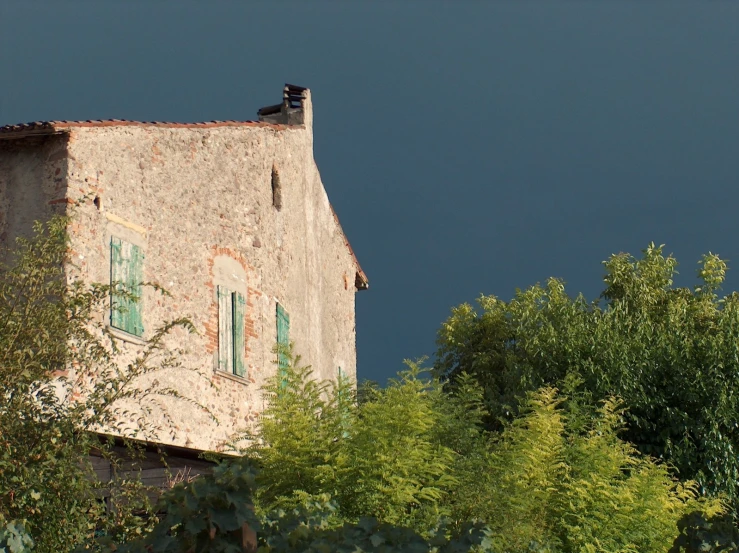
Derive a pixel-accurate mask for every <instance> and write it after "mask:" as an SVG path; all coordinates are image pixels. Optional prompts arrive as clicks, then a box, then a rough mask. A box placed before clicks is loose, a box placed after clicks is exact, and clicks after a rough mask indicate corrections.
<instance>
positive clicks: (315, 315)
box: [0, 89, 367, 449]
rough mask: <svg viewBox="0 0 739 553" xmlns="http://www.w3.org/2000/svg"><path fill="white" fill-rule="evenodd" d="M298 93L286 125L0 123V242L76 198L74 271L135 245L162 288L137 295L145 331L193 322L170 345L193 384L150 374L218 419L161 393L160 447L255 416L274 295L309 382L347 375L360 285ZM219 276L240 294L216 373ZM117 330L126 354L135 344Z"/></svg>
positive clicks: (272, 332)
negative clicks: (227, 357) (165, 420)
mask: <svg viewBox="0 0 739 553" xmlns="http://www.w3.org/2000/svg"><path fill="white" fill-rule="evenodd" d="M286 90H287V89H286ZM293 94H294V93H293ZM286 97H287V93H286ZM299 97H300V101H299V105H296V104H293V107H290V105H289V104H288V103H287V100H286V101H285V107H283V112H285V111H289V112H290V113H289V115H290V117H285V124H277V123H271V122H267V121H266V120H272V121H274V120H279V119H278V116H279V110H278V116H275V115H272V116H265V117H263V119H264V120H263V121H260V122H211V123H198V124H168V123H138V122H127V121H97V122H53V123H38V124H29V125H19V126H15V127H4V128H0V238H1V239H2V240H4V241H8V240H12V239H13V238H14V237H15V236H18V235H22V234H27V233H28V232H29V229H30V226H31V224H32V222H33V221H34V220H39V219H44V218H45V217H48V216H49V214H51V213H52V212H53V211H54V210H55V209H59V208H62V209H63V208H65V206H67V205H68V204H69V203H71V202H74V201H76V200H79V199H80V198H83V197H87V198H88V201H85V202H83V203H82V205H81V207H79V208H78V209H76V211H75V215H74V219H73V223H72V228H71V239H72V249H73V251H74V260H75V265H76V268H75V269H74V270H75V271H77V274H79V275H80V276H82V277H83V278H85V279H86V280H88V281H90V282H108V281H109V279H110V275H111V238H112V237H117V238H118V239H121V240H125V241H126V242H129V243H131V244H134V245H136V246H138V247H139V248H140V249H141V251H142V252H143V255H144V261H143V280H144V281H146V282H153V283H156V284H159V285H161V286H162V287H164V288H166V289H167V290H168V291H169V293H170V294H171V295H172V297H171V298H163V297H161V295H159V294H157V293H156V292H155V291H154V290H152V289H145V292H144V294H143V298H142V303H141V305H142V311H141V314H142V319H143V327H144V338H146V336H147V335H149V334H150V333H151V332H152V331H153V330H154V329H155V328H156V327H157V326H159V325H160V324H162V323H163V322H164V321H165V320H168V319H172V318H175V317H180V316H187V317H190V318H191V319H192V321H193V322H194V323H195V326H196V327H197V329H198V330H199V331H200V332H199V334H196V335H186V334H185V333H175V335H173V337H172V340H175V341H177V340H179V342H177V343H176V344H175V345H177V346H181V347H184V348H185V349H186V353H185V355H184V357H183V363H184V365H185V366H187V367H190V368H197V369H200V370H201V373H202V374H204V375H206V378H205V379H203V378H198V377H196V376H195V375H193V374H192V373H190V372H188V371H183V372H177V371H165V372H164V373H161V374H159V375H158V376H157V378H158V379H159V380H160V382H161V384H162V385H165V386H167V385H170V386H173V387H175V388H176V389H178V390H179V391H180V392H181V393H182V394H183V395H184V396H187V397H191V398H195V399H197V400H198V401H199V402H201V403H202V404H204V405H206V406H207V407H208V408H209V409H211V411H212V413H213V414H214V415H215V416H216V417H217V418H218V420H219V424H218V425H217V426H215V425H214V423H213V422H212V420H211V419H210V418H209V417H208V416H207V415H206V414H205V413H202V412H201V411H200V410H198V409H197V408H195V407H193V406H192V405H190V404H187V403H184V402H177V401H172V402H170V403H169V404H168V410H169V414H170V416H172V418H173V420H174V422H175V430H176V434H175V437H168V436H162V437H161V440H162V441H164V442H169V443H172V444H174V445H182V446H187V447H191V448H196V449H212V448H216V447H218V445H219V444H220V443H221V442H222V441H223V440H225V439H227V438H228V437H229V436H230V435H232V434H233V432H234V431H236V430H238V429H239V428H243V427H244V426H247V425H248V424H249V423H250V422H251V421H253V420H254V419H255V417H256V415H257V414H258V413H259V412H260V411H261V410H262V409H263V407H264V400H263V398H262V396H261V394H260V392H259V388H260V386H261V385H262V384H263V382H264V381H265V378H267V377H268V376H270V375H273V374H275V371H276V370H277V366H276V364H275V354H274V353H273V348H274V345H275V343H276V340H277V325H276V310H277V304H278V303H279V304H280V305H281V306H282V308H283V309H284V310H285V311H286V312H287V313H289V318H290V328H289V332H290V336H289V337H290V340H291V341H294V343H295V351H296V353H298V354H300V355H301V356H302V358H303V361H304V362H306V363H308V364H310V365H312V366H313V369H314V373H315V375H316V377H317V378H321V379H328V378H335V377H336V375H337V373H338V371H339V369H341V370H343V372H344V373H346V374H347V375H349V376H350V377H355V376H356V345H355V311H354V294H355V292H356V290H357V289H362V288H366V286H367V281H366V278H365V277H364V273H362V270H361V269H360V267H359V265H358V264H357V261H356V258H355V257H354V254H353V253H352V251H351V248H350V247H349V244H348V242H347V240H346V237H345V236H344V233H343V231H342V229H341V227H340V225H339V223H338V219H337V218H336V216H335V214H334V212H333V210H332V208H331V205H330V204H329V201H328V197H327V195H326V192H325V190H324V188H323V184H322V182H321V178H320V175H319V173H318V169H317V167H316V164H315V161H314V159H313V133H312V117H313V113H312V106H311V100H310V92H309V91H307V90H305V91H303V90H302V89H299ZM293 101H294V100H293ZM275 107H279V106H275ZM272 111H273V112H274V111H275V110H272ZM296 116H298V118H297V122H298V123H299V124H295V122H296ZM218 286H224V287H227V288H228V289H229V290H233V291H235V292H238V293H239V294H241V295H242V296H243V297H244V298H245V300H246V309H245V318H244V346H245V353H244V363H245V374H244V376H243V377H240V376H237V375H234V374H230V373H226V372H224V371H220V370H219V366H218V350H219V320H218V317H219V309H218V297H217V288H218ZM118 335H119V336H121V337H122V339H123V342H122V343H123V344H124V347H125V348H129V349H131V350H132V351H133V350H135V349H136V348H138V347H139V346H140V340H138V339H137V338H136V337H134V336H129V335H127V334H126V333H123V332H118ZM212 384H214V385H215V386H212Z"/></svg>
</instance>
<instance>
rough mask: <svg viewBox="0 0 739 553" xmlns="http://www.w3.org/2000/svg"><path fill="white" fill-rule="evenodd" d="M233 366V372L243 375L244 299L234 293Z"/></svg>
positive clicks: (244, 371)
mask: <svg viewBox="0 0 739 553" xmlns="http://www.w3.org/2000/svg"><path fill="white" fill-rule="evenodd" d="M232 303H233V368H234V374H235V375H237V376H244V374H245V373H246V370H245V368H244V315H245V314H246V300H245V299H244V296H242V295H241V294H238V293H234V295H233V299H232Z"/></svg>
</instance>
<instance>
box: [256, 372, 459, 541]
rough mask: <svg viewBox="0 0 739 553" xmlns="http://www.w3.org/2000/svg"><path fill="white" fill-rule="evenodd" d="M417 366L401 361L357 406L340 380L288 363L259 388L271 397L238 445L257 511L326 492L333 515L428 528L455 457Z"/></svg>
mask: <svg viewBox="0 0 739 553" xmlns="http://www.w3.org/2000/svg"><path fill="white" fill-rule="evenodd" d="M420 372H421V369H420V367H419V366H418V365H417V364H414V363H409V368H408V370H407V371H404V372H403V373H401V375H400V377H399V378H398V379H397V380H394V381H392V382H391V383H390V385H389V386H388V387H387V388H385V389H374V390H373V391H372V394H371V396H370V397H368V398H367V400H366V401H365V402H363V403H362V404H360V405H357V404H356V402H355V398H354V393H353V390H352V386H351V383H350V382H348V381H347V380H345V379H340V380H339V381H338V382H324V383H317V382H315V381H314V380H313V379H312V378H311V372H310V369H309V368H295V367H294V363H288V365H287V366H286V367H285V369H284V370H283V371H282V373H281V374H280V375H278V376H276V377H275V378H274V379H273V380H272V381H271V382H270V383H269V384H268V385H267V386H266V388H265V393H266V394H267V395H268V397H269V398H270V403H269V406H268V407H267V409H266V410H265V412H264V413H263V415H262V417H261V419H260V425H259V429H258V434H257V436H256V437H255V438H256V439H253V441H252V445H251V446H250V448H249V449H248V451H247V454H248V455H249V456H250V457H251V458H253V459H254V460H255V461H256V462H257V463H258V464H259V467H260V475H259V477H258V483H259V488H258V492H257V505H258V507H259V509H260V512H269V511H272V510H274V509H279V508H282V509H288V510H290V509H293V508H296V507H299V506H300V505H303V504H304V503H305V502H306V501H310V500H311V499H313V498H316V497H318V496H320V495H321V494H329V496H330V497H332V498H333V499H334V500H335V501H336V502H337V504H338V513H339V520H342V521H343V520H346V521H356V520H358V519H359V517H361V516H363V515H365V514H368V513H372V514H373V516H375V517H376V518H377V519H378V520H380V521H382V522H387V523H391V524H399V525H406V526H411V527H414V526H415V527H418V528H425V529H427V528H429V525H428V521H429V520H436V519H438V516H439V508H440V507H439V506H440V505H441V503H442V498H443V497H444V495H445V494H446V493H447V491H448V490H450V489H451V487H452V486H453V485H454V478H453V477H452V476H451V473H452V470H451V467H452V466H453V465H454V463H455V457H456V456H455V453H454V451H453V450H452V449H451V448H449V447H447V446H445V445H443V444H442V443H440V441H439V435H438V425H439V423H440V422H441V420H442V418H443V417H442V414H441V413H440V412H439V411H438V410H437V409H436V408H435V406H436V403H437V402H438V401H439V400H440V398H441V397H442V394H441V392H440V389H439V387H438V386H436V385H435V384H434V383H433V382H431V381H427V380H422V379H421V378H419V374H420ZM449 424H450V422H449V421H448V417H447V426H448V425H449ZM429 517H430V518H429Z"/></svg>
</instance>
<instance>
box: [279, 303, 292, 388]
mask: <svg viewBox="0 0 739 553" xmlns="http://www.w3.org/2000/svg"><path fill="white" fill-rule="evenodd" d="M289 345H290V316H289V315H288V314H287V311H285V309H284V308H283V307H282V306H281V305H280V304H279V303H278V304H277V349H278V352H277V362H278V365H279V367H280V373H281V374H284V372H285V369H287V366H288V358H287V351H286V350H287V348H288V346H289Z"/></svg>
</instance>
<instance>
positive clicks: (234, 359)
mask: <svg viewBox="0 0 739 553" xmlns="http://www.w3.org/2000/svg"><path fill="white" fill-rule="evenodd" d="M245 311H246V301H245V300H244V296H242V295H241V294H239V293H238V292H232V291H231V290H229V289H228V288H226V287H224V286H218V368H219V369H220V370H222V371H225V372H228V373H231V374H235V375H236V376H244V375H245V374H246V370H245V368H244V314H245Z"/></svg>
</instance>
